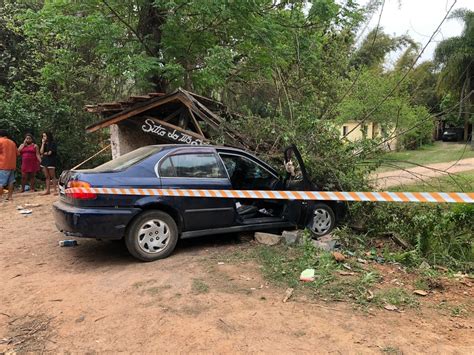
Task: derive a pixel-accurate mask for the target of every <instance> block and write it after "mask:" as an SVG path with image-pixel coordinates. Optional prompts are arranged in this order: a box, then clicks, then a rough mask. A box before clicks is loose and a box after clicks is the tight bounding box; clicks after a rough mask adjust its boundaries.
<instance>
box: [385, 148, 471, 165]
mask: <svg viewBox="0 0 474 355" xmlns="http://www.w3.org/2000/svg"><path fill="white" fill-rule="evenodd" d="M473 157H474V151H473V150H472V149H471V148H470V146H469V145H468V146H466V143H443V142H435V143H434V144H432V145H425V146H423V147H421V148H420V149H417V150H404V151H400V152H390V153H387V154H385V156H384V161H386V163H385V165H382V166H381V167H380V168H379V169H377V172H383V171H390V170H398V169H405V168H412V167H415V166H416V165H413V164H410V163H406V162H407V161H409V162H413V163H417V164H423V165H427V164H435V163H443V162H447V161H456V160H458V159H460V158H462V159H467V158H473Z"/></svg>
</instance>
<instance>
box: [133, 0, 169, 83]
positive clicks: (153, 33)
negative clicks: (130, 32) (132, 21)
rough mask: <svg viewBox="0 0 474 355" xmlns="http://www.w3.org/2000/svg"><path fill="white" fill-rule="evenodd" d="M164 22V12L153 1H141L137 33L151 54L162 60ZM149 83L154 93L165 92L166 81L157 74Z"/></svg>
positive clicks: (153, 75) (154, 74)
mask: <svg viewBox="0 0 474 355" xmlns="http://www.w3.org/2000/svg"><path fill="white" fill-rule="evenodd" d="M165 22H166V10H165V9H161V8H159V6H157V5H155V2H154V1H153V0H145V1H143V5H142V7H141V8H140V12H139V19H138V27H137V31H138V33H139V34H140V36H141V37H142V38H143V40H144V41H146V42H147V44H148V47H149V48H150V50H151V51H152V54H153V55H154V56H155V57H156V58H158V59H160V60H162V57H161V56H162V51H161V36H162V30H161V26H163V25H164V24H165ZM150 82H151V84H152V85H153V86H154V88H155V90H156V91H159V92H166V90H167V88H168V82H167V80H166V79H165V78H164V77H163V76H162V75H161V74H158V73H153V74H152V75H151V76H150Z"/></svg>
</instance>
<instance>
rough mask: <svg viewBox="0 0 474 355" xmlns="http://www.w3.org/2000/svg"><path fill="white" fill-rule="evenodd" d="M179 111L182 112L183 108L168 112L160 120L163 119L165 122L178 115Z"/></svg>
mask: <svg viewBox="0 0 474 355" xmlns="http://www.w3.org/2000/svg"><path fill="white" fill-rule="evenodd" d="M181 112H183V108H179V109H177V110H176V111H174V112H173V113H170V114H169V115H168V116H166V117H165V118H163V119H162V121H165V122H168V121H171V120H172V119H173V118H175V117H176V116H178V115H179V114H180V113H181Z"/></svg>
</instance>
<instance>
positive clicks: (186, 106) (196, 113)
mask: <svg viewBox="0 0 474 355" xmlns="http://www.w3.org/2000/svg"><path fill="white" fill-rule="evenodd" d="M85 109H86V111H87V112H91V113H96V114H99V115H101V116H102V117H103V119H102V120H100V121H98V122H96V123H94V124H92V125H90V126H88V127H86V130H87V132H95V131H97V130H99V129H102V128H105V127H108V126H110V125H113V124H117V123H120V122H122V121H125V120H127V119H130V118H132V117H150V116H152V117H154V118H155V119H156V120H159V121H160V122H161V123H166V124H167V125H170V126H173V127H178V126H180V127H181V128H183V129H186V130H190V131H192V132H195V133H197V134H198V135H200V136H202V137H203V138H205V139H210V140H212V134H211V133H210V131H213V132H214V133H219V134H221V135H222V133H224V136H225V137H224V138H225V140H226V142H228V144H232V145H237V146H242V147H245V148H248V147H249V146H248V144H245V143H244V142H245V137H244V136H242V135H241V134H240V133H238V132H237V131H235V130H233V129H231V128H229V127H228V125H227V124H226V121H227V120H230V119H232V118H235V117H236V116H238V115H237V114H235V113H231V112H230V111H228V110H227V108H226V107H225V105H223V104H222V103H220V102H218V101H215V100H212V99H209V98H207V97H204V96H201V95H197V94H195V93H192V92H189V91H186V90H184V89H181V88H180V89H178V90H176V91H174V92H172V93H170V94H164V93H150V94H148V95H143V96H131V97H130V98H129V99H128V100H125V101H117V102H110V103H100V104H97V105H86V106H85ZM183 113H184V114H185V116H186V117H185V118H186V119H185V120H184V122H182V120H179V118H180V117H182V116H183ZM178 120H179V124H178ZM172 123H173V124H172ZM188 127H189V128H188ZM208 128H209V129H208Z"/></svg>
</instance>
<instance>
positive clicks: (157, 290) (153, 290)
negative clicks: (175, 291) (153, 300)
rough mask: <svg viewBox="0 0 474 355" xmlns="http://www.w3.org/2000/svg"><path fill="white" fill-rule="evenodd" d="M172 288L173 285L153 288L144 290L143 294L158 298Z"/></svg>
mask: <svg viewBox="0 0 474 355" xmlns="http://www.w3.org/2000/svg"><path fill="white" fill-rule="evenodd" d="M170 288H171V285H163V286H153V287H149V288H146V289H144V290H143V293H147V294H149V295H150V296H156V295H158V294H160V293H161V292H163V291H164V290H168V289H170Z"/></svg>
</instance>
